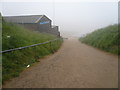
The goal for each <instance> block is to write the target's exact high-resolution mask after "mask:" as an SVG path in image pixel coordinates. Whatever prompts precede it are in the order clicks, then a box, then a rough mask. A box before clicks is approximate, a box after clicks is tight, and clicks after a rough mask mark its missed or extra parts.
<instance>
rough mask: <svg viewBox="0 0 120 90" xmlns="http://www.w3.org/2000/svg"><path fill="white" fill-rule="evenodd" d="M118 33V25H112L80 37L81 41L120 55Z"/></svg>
mask: <svg viewBox="0 0 120 90" xmlns="http://www.w3.org/2000/svg"><path fill="white" fill-rule="evenodd" d="M118 35H120V32H119V33H118V25H111V26H108V27H105V28H102V29H98V30H96V31H94V32H92V33H90V34H88V35H87V36H85V37H82V38H80V41H81V42H83V43H86V44H88V45H91V46H93V47H96V48H100V49H102V50H105V51H107V52H111V53H114V54H119V55H120V51H118ZM119 41H120V40H119ZM119 47H120V45H119Z"/></svg>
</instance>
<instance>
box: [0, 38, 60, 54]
mask: <svg viewBox="0 0 120 90" xmlns="http://www.w3.org/2000/svg"><path fill="white" fill-rule="evenodd" d="M60 39H62V38H57V39H53V40H49V41H47V42H43V43H38V44H33V45H29V46H24V47H18V48H14V49H9V50H4V51H0V53H6V52H11V51H15V50H21V49H25V48H29V47H34V46H38V45H43V44H46V43H51V42H54V41H56V40H60Z"/></svg>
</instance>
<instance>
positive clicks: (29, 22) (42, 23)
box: [3, 15, 60, 36]
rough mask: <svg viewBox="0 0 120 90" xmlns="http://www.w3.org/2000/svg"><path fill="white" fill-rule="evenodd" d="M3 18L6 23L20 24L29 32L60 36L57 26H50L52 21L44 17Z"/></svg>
mask: <svg viewBox="0 0 120 90" xmlns="http://www.w3.org/2000/svg"><path fill="white" fill-rule="evenodd" d="M3 18H4V20H5V21H7V22H11V23H15V24H20V25H22V26H24V27H25V28H28V29H30V30H36V31H39V32H44V33H50V34H54V35H56V36H60V32H59V31H58V26H56V27H54V26H52V25H51V22H52V21H51V20H50V19H49V18H48V17H47V16H45V15H28V16H5V17H3Z"/></svg>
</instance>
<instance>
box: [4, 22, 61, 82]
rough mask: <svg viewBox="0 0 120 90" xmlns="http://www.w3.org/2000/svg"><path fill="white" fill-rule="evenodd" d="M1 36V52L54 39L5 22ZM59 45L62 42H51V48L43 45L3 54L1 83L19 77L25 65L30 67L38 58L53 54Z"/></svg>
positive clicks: (51, 36)
mask: <svg viewBox="0 0 120 90" xmlns="http://www.w3.org/2000/svg"><path fill="white" fill-rule="evenodd" d="M2 35H3V36H2V40H3V43H2V45H3V47H2V49H3V50H7V49H12V48H17V47H22V46H27V45H32V44H36V43H42V42H45V41H48V40H52V39H55V38H56V37H55V36H53V35H50V34H43V33H38V32H33V31H29V30H26V29H25V28H23V27H20V26H17V25H14V24H10V23H5V22H4V23H3V32H2ZM9 36H10V37H9ZM61 43H62V40H59V41H55V42H52V43H51V44H52V45H51V46H52V48H51V47H50V44H45V45H40V46H35V47H30V48H26V49H23V50H17V51H13V52H8V53H3V56H2V61H3V64H2V65H3V68H2V69H3V81H5V80H8V79H10V78H11V77H16V76H19V73H20V72H21V71H22V70H23V69H24V68H26V67H27V65H32V64H33V63H35V62H37V60H38V59H39V58H42V57H44V56H46V55H48V54H51V53H53V52H55V51H56V50H57V49H58V48H59V47H60V45H61Z"/></svg>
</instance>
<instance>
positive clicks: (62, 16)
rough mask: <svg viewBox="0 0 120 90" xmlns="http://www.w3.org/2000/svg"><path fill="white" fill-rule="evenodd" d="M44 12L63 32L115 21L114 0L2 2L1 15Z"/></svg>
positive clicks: (83, 30)
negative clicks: (90, 0)
mask: <svg viewBox="0 0 120 90" xmlns="http://www.w3.org/2000/svg"><path fill="white" fill-rule="evenodd" d="M36 14H37V15H43V14H44V15H46V16H48V17H49V18H50V19H51V20H52V21H53V23H52V24H55V25H58V26H59V30H60V32H61V34H62V35H69V36H70V35H72V36H81V35H83V34H86V33H89V32H91V31H93V30H95V29H98V28H102V27H105V26H108V25H111V24H115V23H117V22H118V4H117V2H77V3H76V2H73V3H69V2H61V3H58V2H4V3H2V15H3V16H16V15H36Z"/></svg>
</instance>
